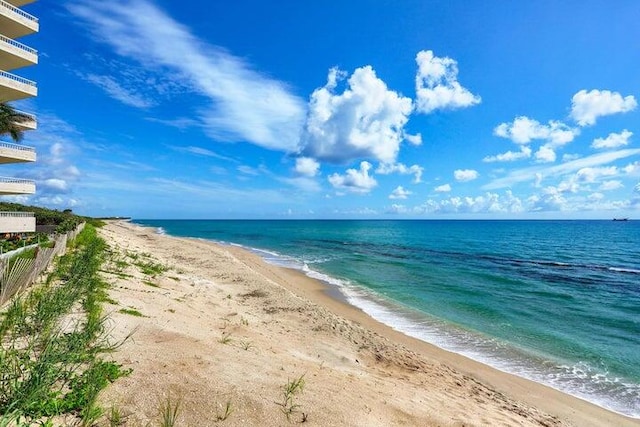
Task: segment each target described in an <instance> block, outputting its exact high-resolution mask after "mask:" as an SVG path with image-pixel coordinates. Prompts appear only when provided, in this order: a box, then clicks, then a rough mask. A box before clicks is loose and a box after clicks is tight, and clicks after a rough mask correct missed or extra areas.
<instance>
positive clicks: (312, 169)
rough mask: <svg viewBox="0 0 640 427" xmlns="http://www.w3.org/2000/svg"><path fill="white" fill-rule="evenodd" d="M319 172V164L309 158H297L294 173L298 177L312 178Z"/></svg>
mask: <svg viewBox="0 0 640 427" xmlns="http://www.w3.org/2000/svg"><path fill="white" fill-rule="evenodd" d="M319 170H320V163H318V162H317V161H316V160H315V159H312V158H309V157H298V158H297V159H296V167H295V171H296V172H297V173H298V174H299V175H303V176H308V177H314V176H316V175H317V174H318V171H319Z"/></svg>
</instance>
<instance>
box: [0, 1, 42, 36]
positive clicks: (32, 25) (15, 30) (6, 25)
mask: <svg viewBox="0 0 640 427" xmlns="http://www.w3.org/2000/svg"><path fill="white" fill-rule="evenodd" d="M14 3H20V2H19V1H14ZM0 28H1V29H2V30H0V31H2V34H3V35H5V36H7V37H10V38H12V39H15V38H18V37H22V36H26V35H28V34H33V33H37V32H38V30H39V29H40V23H39V22H38V18H36V17H35V16H33V15H30V14H28V13H27V12H25V11H23V10H22V9H19V8H17V7H15V6H14V5H12V4H11V3H8V2H6V1H5V0H0Z"/></svg>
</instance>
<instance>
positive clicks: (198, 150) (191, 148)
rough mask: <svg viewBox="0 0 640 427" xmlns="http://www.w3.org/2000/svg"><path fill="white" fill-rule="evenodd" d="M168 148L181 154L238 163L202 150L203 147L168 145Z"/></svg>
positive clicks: (205, 149) (229, 158) (213, 152)
mask: <svg viewBox="0 0 640 427" xmlns="http://www.w3.org/2000/svg"><path fill="white" fill-rule="evenodd" d="M169 148H171V149H172V150H174V151H178V152H181V153H189V154H195V155H197V156H204V157H213V158H214V159H219V160H224V161H227V162H232V163H238V161H237V160H236V159H232V158H231V157H227V156H223V155H222V154H218V153H216V152H215V151H212V150H209V149H208V148H204V147H196V146H193V145H189V146H187V147H180V146H175V145H170V146H169Z"/></svg>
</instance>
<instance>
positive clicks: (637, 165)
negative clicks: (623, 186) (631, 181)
mask: <svg viewBox="0 0 640 427" xmlns="http://www.w3.org/2000/svg"><path fill="white" fill-rule="evenodd" d="M622 170H623V171H624V173H626V174H627V175H630V176H640V162H633V163H629V164H628V165H627V166H625V167H623V168H622Z"/></svg>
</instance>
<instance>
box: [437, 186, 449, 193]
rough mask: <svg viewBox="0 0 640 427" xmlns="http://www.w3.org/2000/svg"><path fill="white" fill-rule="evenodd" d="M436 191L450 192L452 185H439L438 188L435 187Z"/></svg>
mask: <svg viewBox="0 0 640 427" xmlns="http://www.w3.org/2000/svg"><path fill="white" fill-rule="evenodd" d="M434 191H436V192H438V193H448V192H449V191H451V185H449V184H442V185H439V186H437V187H436V188H434Z"/></svg>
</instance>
